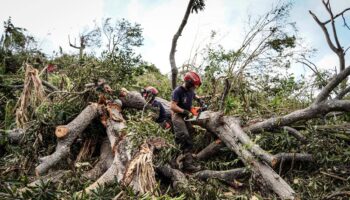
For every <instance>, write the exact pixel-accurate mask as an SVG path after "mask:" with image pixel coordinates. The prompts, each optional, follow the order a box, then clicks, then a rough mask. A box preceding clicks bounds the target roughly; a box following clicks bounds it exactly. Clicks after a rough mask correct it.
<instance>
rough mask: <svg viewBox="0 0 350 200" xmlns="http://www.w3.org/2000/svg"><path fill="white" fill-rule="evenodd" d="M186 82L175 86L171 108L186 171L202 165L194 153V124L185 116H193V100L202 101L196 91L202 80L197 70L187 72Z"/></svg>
mask: <svg viewBox="0 0 350 200" xmlns="http://www.w3.org/2000/svg"><path fill="white" fill-rule="evenodd" d="M183 80H184V83H183V84H182V85H181V86H178V87H177V88H175V90H174V91H173V93H172V101H171V105H170V109H171V110H172V112H173V114H172V116H171V120H172V124H173V130H174V134H175V142H176V143H177V144H179V145H180V147H181V150H182V151H183V154H184V157H185V158H184V160H183V169H184V170H186V171H192V172H194V171H198V170H200V166H199V165H197V164H195V163H196V162H195V159H194V157H193V155H192V148H193V139H192V133H193V132H194V129H193V127H192V124H191V123H190V122H188V121H185V120H184V118H192V117H193V114H192V113H191V112H190V110H191V107H192V101H193V100H197V101H202V100H201V99H200V98H199V97H198V96H197V95H196V93H195V89H197V88H198V87H200V85H201V84H202V80H201V78H200V76H199V75H198V74H197V73H195V72H192V71H190V72H187V73H186V74H185V76H184V79H183Z"/></svg>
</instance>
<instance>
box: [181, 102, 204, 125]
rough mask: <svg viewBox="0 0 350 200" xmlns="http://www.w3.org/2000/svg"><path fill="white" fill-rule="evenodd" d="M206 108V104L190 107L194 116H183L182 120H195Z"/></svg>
mask: <svg viewBox="0 0 350 200" xmlns="http://www.w3.org/2000/svg"><path fill="white" fill-rule="evenodd" d="M206 110H208V106H207V105H206V104H203V105H202V106H200V107H192V108H191V110H190V112H191V113H192V114H193V115H194V117H192V118H190V119H188V118H187V117H185V118H184V120H185V121H186V122H194V121H197V120H198V119H199V116H200V115H201V113H202V112H203V111H206Z"/></svg>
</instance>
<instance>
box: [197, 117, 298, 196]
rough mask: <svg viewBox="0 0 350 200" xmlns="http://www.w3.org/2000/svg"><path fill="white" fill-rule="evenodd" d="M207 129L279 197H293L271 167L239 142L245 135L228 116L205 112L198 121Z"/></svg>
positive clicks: (288, 188) (288, 187) (286, 184)
mask: <svg viewBox="0 0 350 200" xmlns="http://www.w3.org/2000/svg"><path fill="white" fill-rule="evenodd" d="M198 123H199V124H200V125H201V126H203V127H205V128H206V129H207V130H210V131H211V132H213V133H215V134H217V136H218V137H219V138H220V139H221V140H222V141H223V142H224V143H225V144H226V146H227V147H228V148H230V149H231V150H232V151H234V152H235V153H236V154H237V155H238V156H239V157H240V159H241V160H242V161H243V162H244V163H245V164H246V165H247V166H250V167H251V170H252V172H253V174H255V175H256V176H255V177H256V178H258V179H260V180H261V181H262V182H263V183H265V184H266V186H267V187H268V188H269V189H271V190H272V191H274V192H275V193H276V194H277V195H278V196H279V197H280V198H281V199H295V198H296V193H295V192H294V190H293V189H292V188H291V187H290V186H289V185H288V183H286V182H285V181H284V180H283V179H282V177H280V176H279V175H278V174H277V173H276V172H275V171H274V170H273V169H272V168H271V167H269V166H268V165H266V164H264V163H263V162H261V161H259V160H258V159H257V158H256V157H255V156H254V155H253V154H252V153H251V152H250V151H249V150H252V148H250V147H249V146H248V147H246V146H245V145H242V144H240V138H241V139H244V138H242V135H245V133H244V132H243V130H242V129H241V127H240V126H239V125H238V124H237V122H235V120H234V119H232V118H230V117H223V116H222V115H221V114H220V113H213V112H205V113H203V114H202V117H201V120H200V121H199V122H198Z"/></svg>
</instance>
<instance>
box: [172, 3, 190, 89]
mask: <svg viewBox="0 0 350 200" xmlns="http://www.w3.org/2000/svg"><path fill="white" fill-rule="evenodd" d="M193 2H194V0H190V1H189V2H188V5H187V9H186V12H185V16H184V17H183V19H182V22H181V24H180V27H179V29H178V30H177V32H176V33H175V35H174V37H173V40H172V43H171V50H170V55H169V60H170V66H171V86H172V88H173V89H175V88H176V86H177V85H176V79H177V74H178V69H177V66H176V62H175V52H176V45H177V40H178V39H179V37H180V36H181V33H182V31H183V29H184V28H185V26H186V24H187V20H188V17H189V16H190V13H191V9H192V6H193Z"/></svg>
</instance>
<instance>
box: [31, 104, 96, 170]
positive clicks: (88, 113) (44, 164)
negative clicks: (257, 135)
mask: <svg viewBox="0 0 350 200" xmlns="http://www.w3.org/2000/svg"><path fill="white" fill-rule="evenodd" d="M99 108H100V106H99V105H97V104H91V105H89V106H87V107H86V108H85V109H84V110H83V111H82V112H81V113H80V114H79V115H78V116H77V117H76V118H75V119H74V120H73V121H71V122H70V123H69V124H67V125H65V127H66V128H67V129H68V133H67V137H64V138H58V140H57V146H56V150H55V152H54V153H53V154H51V155H49V156H45V157H42V158H39V160H40V162H41V163H40V165H38V166H37V167H36V168H35V172H36V175H37V176H39V175H42V174H44V173H46V172H47V171H48V170H49V169H50V168H51V167H53V166H54V165H56V164H57V163H58V162H59V161H61V160H63V159H64V158H66V157H67V156H68V154H69V152H70V146H71V145H72V143H73V142H74V140H75V139H76V138H77V137H78V136H79V135H80V134H81V133H82V132H83V131H84V129H85V128H86V127H87V126H88V125H89V124H90V123H91V121H92V120H93V119H94V118H96V117H97V116H98V114H99Z"/></svg>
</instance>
